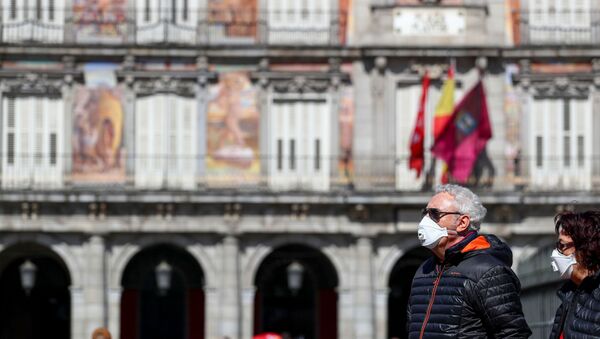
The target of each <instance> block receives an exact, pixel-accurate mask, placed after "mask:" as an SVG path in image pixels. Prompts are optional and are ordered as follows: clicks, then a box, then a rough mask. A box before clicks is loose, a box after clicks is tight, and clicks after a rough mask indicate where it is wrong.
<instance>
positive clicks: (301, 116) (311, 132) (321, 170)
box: [269, 97, 331, 191]
mask: <svg viewBox="0 0 600 339" xmlns="http://www.w3.org/2000/svg"><path fill="white" fill-rule="evenodd" d="M330 107H331V105H330V103H329V100H327V99H326V98H324V97H319V98H317V97H315V98H314V99H306V98H305V99H289V100H288V99H276V100H274V101H273V102H272V105H271V109H270V115H269V123H270V127H269V132H270V137H269V139H270V141H269V164H270V165H269V170H270V176H269V183H270V186H271V188H273V189H276V190H278V189H281V190H317V191H326V190H328V189H329V175H330V168H331V151H330V138H331V134H330V133H331V108H330Z"/></svg>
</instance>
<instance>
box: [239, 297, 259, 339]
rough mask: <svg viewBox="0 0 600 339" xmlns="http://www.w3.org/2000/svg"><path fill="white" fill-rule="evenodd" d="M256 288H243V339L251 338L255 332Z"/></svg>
mask: <svg viewBox="0 0 600 339" xmlns="http://www.w3.org/2000/svg"><path fill="white" fill-rule="evenodd" d="M255 294H256V288H255V287H254V286H252V287H244V289H242V336H241V338H242V339H251V338H252V332H254V328H253V327H254V295H255Z"/></svg>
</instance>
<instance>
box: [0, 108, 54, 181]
mask: <svg viewBox="0 0 600 339" xmlns="http://www.w3.org/2000/svg"><path fill="white" fill-rule="evenodd" d="M3 107H4V109H5V112H6V114H5V115H4V117H3V126H4V129H3V136H2V138H3V140H4V142H5V143H4V145H5V147H4V151H5V152H6V154H7V155H6V156H5V157H4V159H3V165H4V166H3V172H2V187H4V188H24V187H37V188H57V187H61V186H62V182H63V162H64V158H62V157H60V153H59V149H62V143H63V141H62V138H63V136H62V133H63V130H64V127H63V124H62V112H63V110H62V107H63V102H62V99H60V98H49V97H33V96H31V97H16V98H11V97H6V98H4V99H3Z"/></svg>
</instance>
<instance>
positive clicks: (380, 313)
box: [375, 288, 390, 339]
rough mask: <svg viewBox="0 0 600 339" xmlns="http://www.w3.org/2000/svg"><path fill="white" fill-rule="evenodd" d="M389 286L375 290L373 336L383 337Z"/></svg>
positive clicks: (380, 338)
mask: <svg viewBox="0 0 600 339" xmlns="http://www.w3.org/2000/svg"><path fill="white" fill-rule="evenodd" d="M389 293H390V289H389V288H378V289H377V290H375V338H377V339H385V338H386V335H387V328H388V296H389Z"/></svg>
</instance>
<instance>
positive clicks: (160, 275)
mask: <svg viewBox="0 0 600 339" xmlns="http://www.w3.org/2000/svg"><path fill="white" fill-rule="evenodd" d="M172 271H173V268H171V265H169V264H168V263H167V262H166V261H164V260H163V261H161V262H160V264H158V265H157V266H156V268H155V269H154V272H155V273H156V286H158V292H159V294H160V295H165V294H166V293H167V291H168V290H169V289H170V288H171V272H172Z"/></svg>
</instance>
